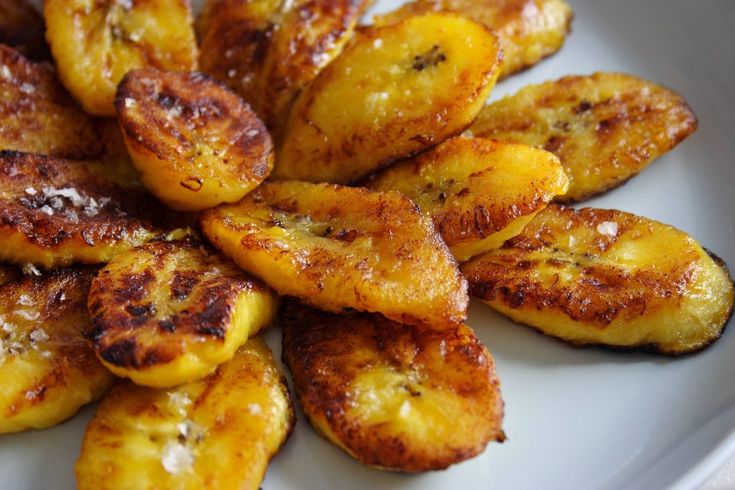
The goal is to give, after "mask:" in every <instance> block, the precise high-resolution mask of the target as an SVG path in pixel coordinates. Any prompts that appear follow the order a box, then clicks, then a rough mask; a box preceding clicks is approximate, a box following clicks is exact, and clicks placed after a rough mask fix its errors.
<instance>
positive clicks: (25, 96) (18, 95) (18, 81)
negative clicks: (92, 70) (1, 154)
mask: <svg viewBox="0 0 735 490" xmlns="http://www.w3.org/2000/svg"><path fill="white" fill-rule="evenodd" d="M0 149H1V150H18V151H26V152H31V153H41V154H44V155H53V156H58V157H66V158H89V157H94V156H97V155H99V154H100V153H101V151H102V146H101V144H100V141H99V137H98V134H97V132H96V131H95V125H94V121H93V120H92V119H91V118H90V117H89V116H87V115H86V114H85V113H84V112H82V110H81V109H80V108H79V107H78V106H77V104H76V102H74V99H72V98H71V96H70V95H69V94H68V93H67V92H66V90H64V88H63V87H62V86H61V85H60V84H59V82H58V81H57V79H56V73H55V72H54V70H53V68H52V67H51V66H50V65H49V64H47V63H34V62H32V61H29V60H28V59H26V58H25V57H24V56H23V55H22V54H20V53H19V52H18V51H16V50H14V49H12V48H9V47H7V46H3V45H0Z"/></svg>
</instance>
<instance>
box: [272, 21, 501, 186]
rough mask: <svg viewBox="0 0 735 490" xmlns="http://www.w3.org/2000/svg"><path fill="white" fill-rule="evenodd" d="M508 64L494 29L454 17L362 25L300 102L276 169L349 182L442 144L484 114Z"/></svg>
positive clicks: (291, 175) (282, 175) (283, 174)
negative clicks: (483, 108)
mask: <svg viewBox="0 0 735 490" xmlns="http://www.w3.org/2000/svg"><path fill="white" fill-rule="evenodd" d="M468 46H472V48H471V49H468ZM501 65H502V53H501V51H500V45H499V44H498V41H497V39H496V38H495V37H494V36H493V35H492V33H490V31H489V30H488V29H487V28H486V27H484V26H483V25H482V24H478V23H477V22H474V21H472V20H469V19H466V18H463V17H460V16H457V15H454V14H429V15H424V16H420V17H413V18H410V19H408V20H406V21H403V22H401V23H399V24H396V25H391V26H386V27H379V28H372V29H366V30H363V31H361V32H360V35H359V36H358V37H357V38H356V39H355V41H354V42H353V43H351V44H350V45H349V46H348V47H347V48H345V50H344V52H343V53H342V55H340V56H339V57H338V58H337V59H336V60H334V62H333V63H331V64H330V65H329V66H328V67H327V68H325V69H324V70H322V72H321V73H320V74H319V75H318V76H317V77H316V79H314V82H313V83H312V84H311V85H309V87H308V88H307V89H306V90H304V91H303V92H302V93H301V95H300V96H299V98H298V99H297V101H296V103H295V105H294V108H293V110H292V112H291V115H290V118H289V122H288V126H287V128H286V131H285V139H284V142H283V146H282V148H281V149H280V151H278V152H277V156H276V168H275V169H274V171H273V176H274V177H275V178H278V179H296V180H306V181H310V182H334V183H347V182H352V181H355V180H357V179H359V178H361V177H364V176H366V175H368V174H370V173H372V172H373V171H374V170H376V169H378V168H380V167H383V166H386V165H387V164H389V163H391V162H393V161H395V160H398V159H401V158H405V157H409V156H411V155H413V154H416V153H418V152H420V151H422V150H425V149H427V148H429V147H431V146H434V145H436V144H438V143H441V142H442V141H444V140H445V139H447V138H449V137H450V136H453V135H456V134H458V133H460V132H462V131H463V130H464V129H465V128H466V127H467V126H468V125H469V124H470V123H471V122H472V121H473V120H474V119H475V117H476V116H477V114H478V113H479V112H480V110H481V109H482V106H483V105H484V104H485V101H486V100H487V97H488V95H489V93H490V90H491V89H492V87H493V86H494V85H495V79H496V78H497V76H498V72H499V70H500V67H501Z"/></svg>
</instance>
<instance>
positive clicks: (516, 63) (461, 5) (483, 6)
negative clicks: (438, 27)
mask: <svg viewBox="0 0 735 490" xmlns="http://www.w3.org/2000/svg"><path fill="white" fill-rule="evenodd" d="M427 12H456V13H458V14H462V15H466V16H467V17H470V18H471V19H474V20H476V21H478V22H482V23H483V24H485V25H486V26H488V27H489V28H491V29H492V30H493V32H494V33H495V34H496V35H497V36H498V39H499V40H500V44H501V46H502V47H503V58H504V63H503V69H502V70H501V72H500V78H505V77H507V76H509V75H512V74H514V73H516V72H519V71H522V70H525V69H526V68H530V67H531V66H533V65H535V64H536V63H538V62H539V61H541V60H542V59H544V58H546V57H548V56H551V55H552V54H554V53H556V52H557V51H558V50H559V49H560V48H561V46H562V44H564V40H565V39H566V37H567V34H569V32H570V31H571V28H572V19H573V18H574V13H573V12H572V8H571V7H570V6H569V4H567V2H565V1H564V0H416V1H413V2H409V3H406V4H404V5H403V6H401V7H400V8H398V9H397V10H395V11H393V12H389V13H387V14H385V15H379V16H376V18H375V23H376V24H377V25H389V24H395V23H396V22H400V21H402V20H405V19H407V18H409V17H412V16H415V15H421V14H425V13H427Z"/></svg>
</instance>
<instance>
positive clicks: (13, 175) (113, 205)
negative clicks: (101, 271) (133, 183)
mask: <svg viewBox="0 0 735 490" xmlns="http://www.w3.org/2000/svg"><path fill="white" fill-rule="evenodd" d="M102 168H103V167H102V166H101V165H99V163H95V162H89V163H84V162H78V161H71V160H62V159H58V158H50V157H45V156H41V155H31V154H26V153H17V152H7V151H2V152H0V260H2V261H7V262H12V263H15V264H26V263H30V264H34V265H36V266H40V267H44V268H52V267H58V266H64V265H69V264H72V263H75V262H82V263H92V264H97V263H102V262H107V261H108V260H110V258H112V257H113V256H114V255H115V254H117V253H119V252H121V251H123V250H127V249H129V248H132V247H134V246H137V245H140V244H142V243H144V242H147V241H149V240H152V239H153V238H155V237H157V236H161V235H162V234H163V227H162V226H160V225H159V224H158V223H160V222H162V221H164V220H165V219H166V218H167V213H166V211H165V210H164V209H162V207H161V206H160V205H159V204H158V203H157V202H155V200H154V199H153V198H152V196H149V195H147V194H146V193H143V192H141V191H139V190H136V189H133V188H128V187H122V186H120V185H118V184H116V183H115V182H113V181H112V180H108V179H106V178H104V177H102V173H103V172H102V170H101V169H102Z"/></svg>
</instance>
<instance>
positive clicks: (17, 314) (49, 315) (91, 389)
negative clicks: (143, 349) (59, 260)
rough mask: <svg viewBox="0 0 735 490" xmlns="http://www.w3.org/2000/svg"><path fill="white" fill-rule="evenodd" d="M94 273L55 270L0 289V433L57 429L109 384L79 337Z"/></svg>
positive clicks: (109, 378) (107, 375)
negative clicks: (52, 427) (57, 426)
mask: <svg viewBox="0 0 735 490" xmlns="http://www.w3.org/2000/svg"><path fill="white" fill-rule="evenodd" d="M95 272H96V270H94V269H82V268H77V269H59V270H55V271H52V272H50V273H48V274H44V275H42V276H26V277H23V278H21V279H17V280H14V281H10V282H6V283H5V284H2V285H0V379H2V383H0V433H7V432H17V431H21V430H26V429H42V428H46V427H51V426H53V425H56V424H58V423H60V422H62V421H64V420H66V419H67V418H69V417H71V416H72V415H74V414H75V413H76V411H77V410H78V409H79V408H80V407H81V406H82V405H85V404H87V403H89V402H92V401H94V400H96V399H97V398H99V397H100V396H101V395H102V394H103V392H104V391H105V390H106V389H107V387H108V386H110V384H112V380H113V376H112V374H111V373H110V372H109V371H107V369H105V368H104V367H103V366H102V364H100V362H99V361H98V360H97V358H96V357H95V356H94V352H92V349H91V348H89V346H88V345H87V343H86V341H85V340H84V337H83V336H82V331H83V330H84V329H85V328H87V327H88V325H89V315H88V314H87V292H88V291H89V284H90V282H91V281H92V278H93V277H94V274H95Z"/></svg>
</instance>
